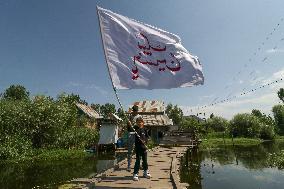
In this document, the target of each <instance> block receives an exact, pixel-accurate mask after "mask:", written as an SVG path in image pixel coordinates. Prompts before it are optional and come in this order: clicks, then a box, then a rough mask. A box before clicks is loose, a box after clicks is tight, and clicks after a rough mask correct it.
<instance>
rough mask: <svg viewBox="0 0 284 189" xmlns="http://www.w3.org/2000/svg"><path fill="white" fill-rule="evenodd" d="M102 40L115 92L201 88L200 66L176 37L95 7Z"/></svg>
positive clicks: (201, 74) (196, 59) (202, 80)
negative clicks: (196, 86)
mask: <svg viewBox="0 0 284 189" xmlns="http://www.w3.org/2000/svg"><path fill="white" fill-rule="evenodd" d="M98 15H99V21H100V27H101V34H102V40H103V45H104V50H105V55H106V62H107V64H108V68H109V72H110V76H111V79H112V82H113V85H114V87H115V88H117V89H169V88H177V87H190V86H193V85H199V84H203V82H204V77H203V73H202V67H201V64H200V62H199V60H198V58H197V57H196V56H193V55H191V54H190V53H189V52H188V51H187V50H186V49H185V48H184V47H183V46H182V45H181V40H180V38H179V37H178V36H177V35H174V34H171V33H169V32H166V31H163V30H161V29H158V28H155V27H153V26H150V25H148V24H144V23H141V22H138V21H135V20H133V19H130V18H127V17H125V16H122V15H119V14H116V13H113V12H111V11H110V10H106V9H103V8H100V7H98Z"/></svg>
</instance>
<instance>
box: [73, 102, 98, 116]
mask: <svg viewBox="0 0 284 189" xmlns="http://www.w3.org/2000/svg"><path fill="white" fill-rule="evenodd" d="M76 106H77V107H78V108H79V109H80V110H82V111H83V112H84V113H85V114H87V115H88V116H89V117H91V118H95V119H100V118H103V117H102V116H101V115H100V114H99V113H98V112H96V111H95V110H94V109H93V108H91V107H90V106H86V105H85V104H80V103H76Z"/></svg>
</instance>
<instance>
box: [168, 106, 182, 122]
mask: <svg viewBox="0 0 284 189" xmlns="http://www.w3.org/2000/svg"><path fill="white" fill-rule="evenodd" d="M166 114H167V115H168V116H169V118H170V119H172V120H173V123H174V125H179V124H180V123H181V122H182V120H183V112H182V109H180V108H179V107H178V106H177V105H175V106H173V105H172V104H168V105H167V107H166Z"/></svg>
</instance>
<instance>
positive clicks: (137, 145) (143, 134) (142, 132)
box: [134, 125, 149, 151]
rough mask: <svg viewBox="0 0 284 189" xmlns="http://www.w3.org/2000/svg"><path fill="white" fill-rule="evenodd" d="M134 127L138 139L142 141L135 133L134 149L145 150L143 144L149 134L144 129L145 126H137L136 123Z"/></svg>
mask: <svg viewBox="0 0 284 189" xmlns="http://www.w3.org/2000/svg"><path fill="white" fill-rule="evenodd" d="M134 129H135V130H136V132H137V133H138V135H139V136H140V139H141V140H142V141H143V142H144V143H143V142H142V141H141V140H140V139H139V138H138V136H137V135H135V149H136V150H142V151H146V150H147V147H146V146H145V144H146V143H147V141H148V138H149V135H148V133H147V131H146V129H145V128H139V127H138V126H137V125H135V126H134Z"/></svg>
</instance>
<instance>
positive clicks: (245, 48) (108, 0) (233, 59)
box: [0, 0, 284, 119]
mask: <svg viewBox="0 0 284 189" xmlns="http://www.w3.org/2000/svg"><path fill="white" fill-rule="evenodd" d="M97 5H98V6H100V7H103V8H105V9H109V10H112V11H113V12H116V13H118V14H121V15H124V16H127V17H130V18H133V19H135V20H139V21H142V22H144V23H147V24H150V25H153V26H156V27H158V28H161V29H163V30H166V31H168V32H171V33H174V34H176V35H178V36H179V37H180V38H181V40H182V44H183V46H184V47H185V48H186V49H187V50H189V51H190V52H191V53H192V54H194V55H196V56H198V57H199V59H200V61H201V64H202V66H203V73H204V77H205V81H204V85H200V86H194V87H189V88H177V89H162V90H161V89H160V90H157V89H156V90H142V89H139V90H138V89H136V90H119V91H118V96H119V98H120V100H121V102H122V104H123V106H124V108H127V107H128V106H129V105H130V104H131V103H133V102H134V101H140V100H162V101H164V102H165V103H166V104H168V103H172V104H177V105H178V106H179V107H181V108H182V109H183V111H184V114H186V115H189V114H197V113H202V115H203V116H204V113H205V116H204V117H208V116H209V115H210V114H211V113H214V114H215V115H218V116H222V117H225V118H228V119H230V118H232V117H233V116H234V115H235V114H236V113H245V112H251V110H252V109H259V110H261V111H262V112H264V113H266V114H271V109H272V107H273V106H274V105H275V104H279V103H280V101H279V99H278V97H277V94H276V93H277V91H278V90H279V88H281V87H283V84H284V82H278V83H276V84H274V85H269V86H267V87H265V88H261V89H259V90H256V91H255V92H251V93H249V94H247V95H242V96H240V94H241V93H242V91H246V90H251V89H254V88H257V87H260V86H262V85H264V84H267V83H269V82H272V81H274V80H277V79H280V78H282V77H283V76H284V62H283V60H284V20H283V18H284V12H283V7H284V1H283V0H273V1H269V0H250V1H247V0H230V1H228V0H214V1H212V0H198V1H197V0H155V1H153V0H144V1H138V0H119V1H118V0H45V1H44V0H0V92H3V91H4V90H5V89H6V88H8V87H9V86H10V85H12V84H19V85H23V86H25V87H26V88H27V90H28V91H30V93H31V95H32V96H35V95H48V96H52V97H56V96H57V95H58V94H60V93H62V92H66V93H75V94H79V95H80V96H81V98H82V99H84V100H86V101H87V102H88V103H100V104H104V103H114V104H116V106H117V107H118V103H117V99H116V97H115V94H114V92H113V89H112V84H111V81H110V78H109V74H108V70H107V67H106V63H105V58H104V53H103V47H102V43H101V36H100V30H99V24H98V17H97V13H96V6H97ZM234 95H236V96H238V97H237V98H234V99H233V100H231V101H229V102H225V103H219V104H217V105H214V106H210V107H206V108H203V109H201V108H198V107H201V106H204V105H208V104H211V103H212V102H214V100H215V102H217V101H220V100H223V99H226V98H229V97H232V96H234Z"/></svg>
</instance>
